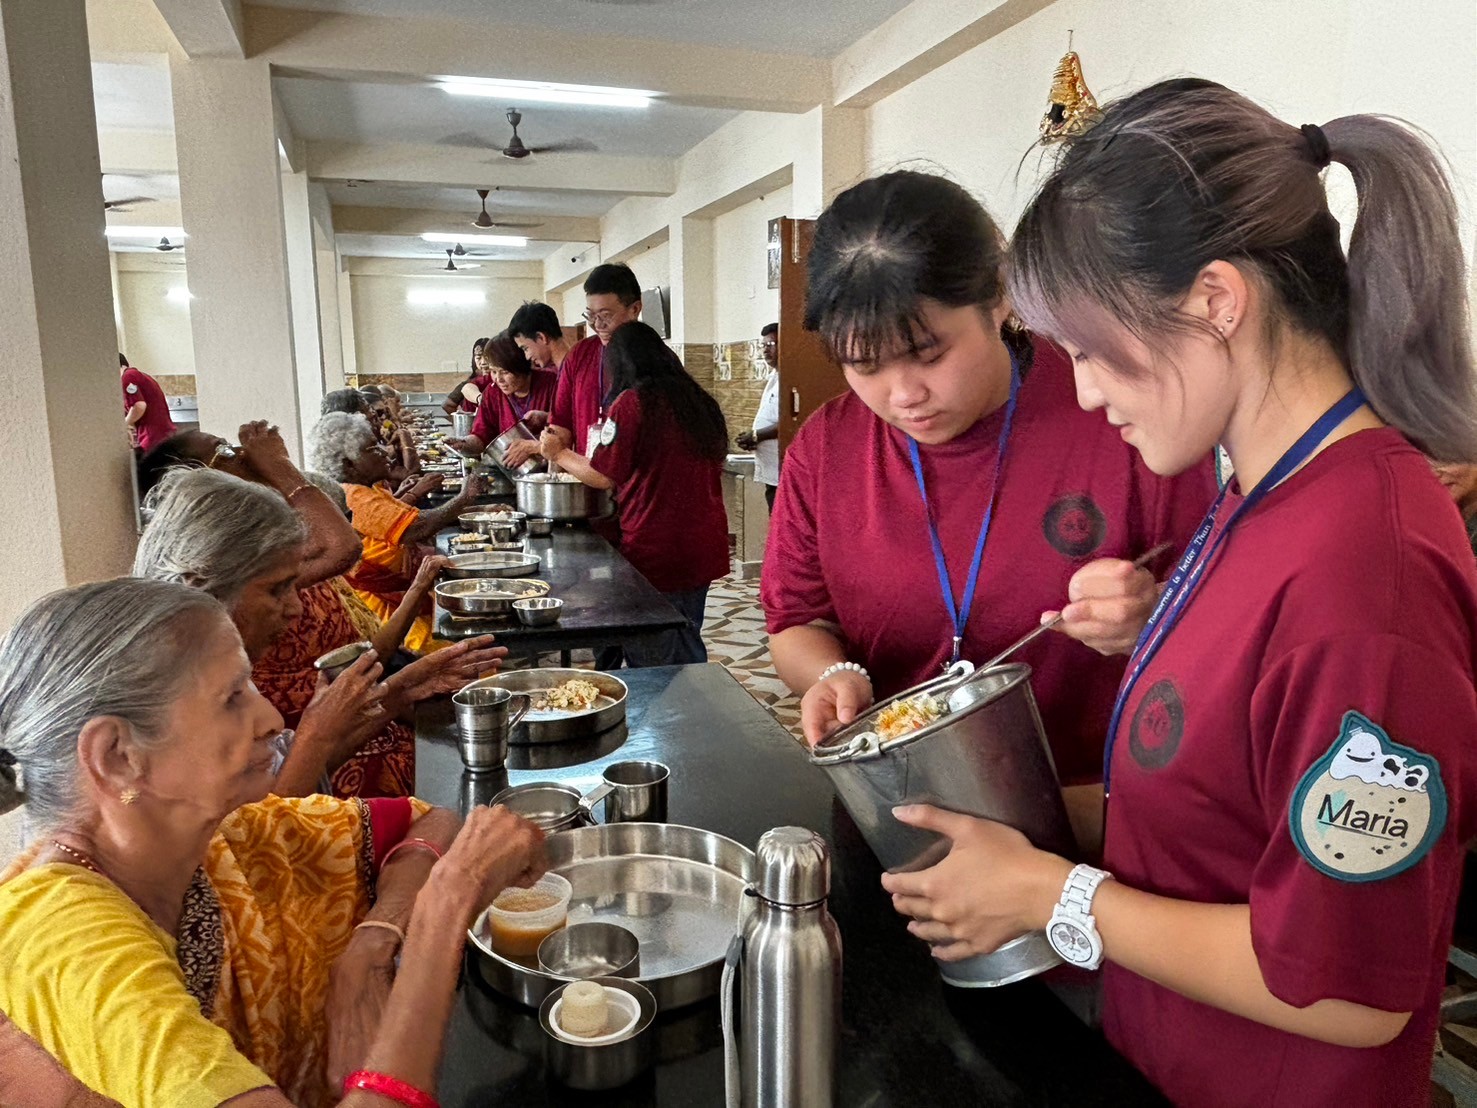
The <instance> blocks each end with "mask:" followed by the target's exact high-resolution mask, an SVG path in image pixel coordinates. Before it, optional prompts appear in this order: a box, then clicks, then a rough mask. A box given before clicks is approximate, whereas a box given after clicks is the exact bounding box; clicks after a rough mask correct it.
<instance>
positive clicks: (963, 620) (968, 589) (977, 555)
mask: <svg viewBox="0 0 1477 1108" xmlns="http://www.w3.org/2000/svg"><path fill="white" fill-rule="evenodd" d="M1020 389H1021V374H1020V369H1019V367H1018V366H1017V365H1016V361H1015V356H1014V355H1012V356H1011V359H1010V397H1009V399H1008V400H1006V402H1005V419H1004V422H1003V423H1002V424H1001V427H1000V441H999V443H998V444H997V446H996V449H995V475H994V476H993V477H991V478H990V497H989V499H988V500H986V501H985V518H984V519H983V520H982V521H981V522H980V533H979V537H978V538H977V539H975V543H974V558H973V560H972V561H971V562H970V563H969V578H968V580H967V581H966V582H965V584H964V598H963V600H962V601H961V602H960V603H958V604H955V603H954V583H953V582H952V581H951V580H950V579H949V566H948V563H947V562H946V561H945V560H944V544H943V543H942V542H941V541H940V540H939V529H938V523H937V522H936V521H935V520H934V518H933V507H932V506H931V505H930V504H929V502H928V483H927V481H925V480H924V477H923V460H922V459H921V458H920V457H919V454H918V443H917V442H916V441H915V440H914V439H912V438H909V439H908V457H909V459H910V460H911V461H912V463H913V476H914V478H915V479H916V480H917V482H918V495H919V496H921V497H922V498H923V516H924V518H925V519H926V520H927V522H928V539H929V542H930V543H931V544H932V546H933V564H934V567H935V568H936V569H937V570H938V577H939V588H940V589H941V590H942V591H943V594H944V607H945V608H946V609H947V610H948V613H949V623H950V625H951V626H952V627H953V630H954V650H953V654H952V655H951V656H950V658H949V662H950V664H951V665H952V664H953V663H954V662H957V661H958V660H959V651H960V648H961V646H962V645H963V643H964V628H965V625H967V624H968V623H969V610H970V609H971V608H973V607H974V590H975V585H976V584H978V582H979V576H980V564H981V563H982V562H983V561H984V558H985V542H986V541H987V540H988V539H989V537H990V522H991V520H992V519H993V518H994V515H995V494H996V492H997V491H998V489H999V486H1000V471H1001V470H1002V469H1003V468H1004V466H1005V448H1006V447H1007V446H1008V445H1009V444H1010V429H1011V427H1012V426H1013V425H1014V423H1015V409H1016V400H1017V398H1018V397H1019V395H1020Z"/></svg>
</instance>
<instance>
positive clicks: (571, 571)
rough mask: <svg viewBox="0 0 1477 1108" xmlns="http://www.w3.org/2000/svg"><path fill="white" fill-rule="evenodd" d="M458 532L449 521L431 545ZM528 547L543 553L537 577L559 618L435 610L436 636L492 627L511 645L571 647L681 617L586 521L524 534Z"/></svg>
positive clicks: (664, 625)
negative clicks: (549, 622)
mask: <svg viewBox="0 0 1477 1108" xmlns="http://www.w3.org/2000/svg"><path fill="white" fill-rule="evenodd" d="M460 533H461V532H460V531H458V530H456V529H455V528H449V529H447V530H445V531H443V532H441V534H439V535H437V536H436V548H437V550H439V551H440V552H442V553H446V551H447V540H448V539H449V538H450V537H451V536H453V535H458V534H460ZM526 541H527V547H528V552H529V553H530V554H536V555H538V557H539V558H540V560H541V561H540V564H539V569H538V572H537V573H530V574H529V575H528V576H529V577H537V578H540V579H541V580H544V581H547V582H548V583H549V595H550V596H553V597H557V598H559V599H560V600H562V601H564V608H563V610H562V612H561V613H560V616H559V622H558V623H556V624H554V625H553V626H551V627H524V626H523V625H522V624H521V623H519V622H518V621H517V620H516V619H515V618H511V617H510V618H498V619H485V620H463V619H452V618H451V617H450V616H449V615H447V613H445V612H443V611H442V610H441V609H440V608H439V607H438V608H437V609H436V624H435V634H436V637H437V638H440V639H446V640H448V641H454V640H457V639H465V638H468V637H470V636H472V635H487V634H492V635H496V636H497V637H498V641H499V642H500V643H502V644H503V645H505V646H509V647H512V648H514V649H515V650H535V651H543V650H571V649H574V648H576V647H590V648H594V647H600V646H608V645H611V644H614V643H618V642H622V641H624V640H627V639H631V638H636V637H638V636H641V635H651V634H657V633H659V632H662V631H666V630H668V629H670V628H673V627H681V626H682V624H683V623H684V620H683V618H682V615H681V613H680V612H678V611H677V609H676V608H674V607H672V605H671V604H669V603H667V600H666V598H665V597H664V596H662V594H661V593H659V592H657V591H656V589H655V588H654V587H653V586H652V584H651V582H650V581H648V580H647V579H646V578H645V577H643V576H641V574H640V573H639V572H637V570H636V567H635V566H633V565H631V563H630V562H628V561H626V559H625V557H624V556H623V555H622V554H621V552H620V551H618V550H616V548H615V547H613V546H611V545H610V543H608V542H606V541H605V540H604V539H603V538H601V537H600V536H599V535H597V534H595V533H594V532H593V531H590V530H588V529H586V528H583V527H565V526H559V525H556V526H555V528H554V533H553V534H552V535H549V536H548V537H545V538H540V537H537V536H529V537H528V538H527V540H526Z"/></svg>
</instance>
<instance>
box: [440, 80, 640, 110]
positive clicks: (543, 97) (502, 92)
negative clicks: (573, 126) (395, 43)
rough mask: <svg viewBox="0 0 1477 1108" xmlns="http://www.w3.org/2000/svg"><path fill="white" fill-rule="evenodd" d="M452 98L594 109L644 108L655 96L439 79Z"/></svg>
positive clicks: (530, 83)
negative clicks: (461, 97) (492, 98)
mask: <svg viewBox="0 0 1477 1108" xmlns="http://www.w3.org/2000/svg"><path fill="white" fill-rule="evenodd" d="M436 84H437V86H438V87H439V88H440V89H441V90H442V91H443V92H447V93H450V94H451V95H452V96H491V97H496V98H497V99H500V100H507V101H509V102H511V103H514V104H524V103H528V104H583V105H586V106H588V107H594V108H645V107H648V106H650V104H651V98H652V97H653V96H655V95H656V93H654V92H648V91H646V90H645V89H638V88H611V87H609V86H607V85H566V84H561V83H559V82H557V81H505V80H501V79H499V78H496V77H438V78H436Z"/></svg>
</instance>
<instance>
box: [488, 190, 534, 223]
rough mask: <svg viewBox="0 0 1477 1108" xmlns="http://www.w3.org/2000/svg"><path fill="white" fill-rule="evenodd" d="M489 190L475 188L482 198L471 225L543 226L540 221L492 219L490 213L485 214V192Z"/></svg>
mask: <svg viewBox="0 0 1477 1108" xmlns="http://www.w3.org/2000/svg"><path fill="white" fill-rule="evenodd" d="M491 191H492V190H491V189H478V190H477V195H478V196H479V197H481V198H482V211H481V212H479V213H478V214H477V218H476V219H474V220H472V226H473V227H481V228H484V229H486V228H488V227H542V226H543V224H542V223H504V222H501V221H500V220H495V219H493V218H492V216H490V215H488V214H487V194H488V193H490V192H491Z"/></svg>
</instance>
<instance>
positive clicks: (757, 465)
mask: <svg viewBox="0 0 1477 1108" xmlns="http://www.w3.org/2000/svg"><path fill="white" fill-rule="evenodd" d="M779 421H780V375H779V372H778V371H777V370H773V369H771V370H770V371H769V380H768V381H766V382H764V394H763V395H762V396H760V397H759V411H758V412H757V413H756V414H755V416H754V427H753V429H754V430H755V431H756V432H757V431H759V430H761V429H763V428H765V427H774V426H776V425H778V423H779ZM754 478H755V480H757V481H762V482H763V483H764V484H766V485H778V484H779V483H780V441H779V439H777V438H774V439H767V440H765V441H764V442H761V443H760V444H759V445H758V446H756V447H754Z"/></svg>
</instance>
